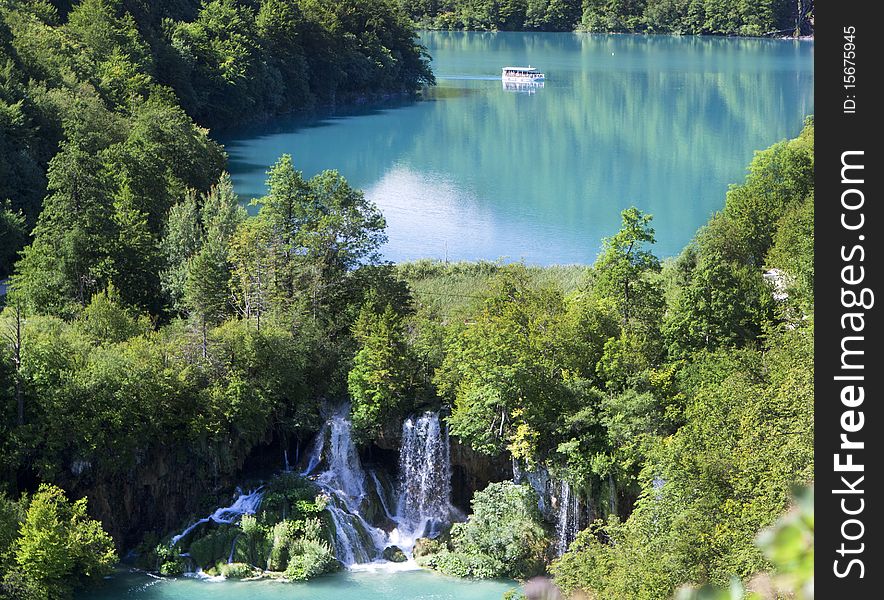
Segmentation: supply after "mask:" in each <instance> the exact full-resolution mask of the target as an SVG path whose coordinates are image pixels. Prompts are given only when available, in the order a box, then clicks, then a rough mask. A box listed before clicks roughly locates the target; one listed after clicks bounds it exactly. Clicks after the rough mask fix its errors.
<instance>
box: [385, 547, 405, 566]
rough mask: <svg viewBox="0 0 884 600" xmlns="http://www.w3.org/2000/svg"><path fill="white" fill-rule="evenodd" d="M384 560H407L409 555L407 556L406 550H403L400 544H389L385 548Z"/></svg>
mask: <svg viewBox="0 0 884 600" xmlns="http://www.w3.org/2000/svg"><path fill="white" fill-rule="evenodd" d="M383 556H384V560H389V561H390V562H397V563H398V562H405V561H406V560H408V557H407V556H405V552H403V551H402V548H400V547H399V546H387V547H386V548H384V554H383Z"/></svg>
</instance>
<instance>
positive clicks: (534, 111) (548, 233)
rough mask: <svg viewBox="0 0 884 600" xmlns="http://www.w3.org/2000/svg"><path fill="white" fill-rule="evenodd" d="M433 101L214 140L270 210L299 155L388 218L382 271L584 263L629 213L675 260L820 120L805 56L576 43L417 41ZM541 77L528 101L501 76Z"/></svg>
mask: <svg viewBox="0 0 884 600" xmlns="http://www.w3.org/2000/svg"><path fill="white" fill-rule="evenodd" d="M421 39H422V42H423V43H424V44H425V45H426V47H427V48H428V50H429V52H430V54H431V55H432V57H433V70H434V72H435V73H436V76H437V78H438V85H437V86H436V87H435V88H433V89H431V90H430V91H429V93H428V94H427V96H426V100H423V101H417V102H394V103H387V104H384V105H381V106H362V107H359V108H356V109H350V110H344V111H338V112H337V113H336V114H335V115H326V116H319V117H314V118H309V119H305V118H286V119H279V120H276V121H274V122H272V123H269V124H264V125H261V126H258V127H250V128H246V129H242V130H239V131H232V132H226V133H225V134H223V135H221V136H220V137H221V140H222V141H223V142H225V144H226V146H227V149H228V152H229V154H230V159H231V160H230V168H231V172H232V174H233V178H234V182H235V185H236V187H237V190H238V191H239V192H240V193H241V194H243V195H245V196H248V197H254V196H259V195H262V194H263V193H264V190H265V187H264V181H265V179H266V176H265V172H266V170H267V167H268V166H269V165H270V164H272V163H273V162H275V161H276V159H277V158H278V157H279V156H280V155H281V154H283V153H290V154H292V156H293V158H294V160H295V164H296V166H297V167H298V168H299V169H301V170H303V171H304V173H305V175H313V174H315V173H317V172H319V171H321V170H323V169H337V170H338V171H340V172H341V173H342V174H343V175H344V176H345V177H346V178H347V179H348V180H349V182H350V183H351V185H354V186H356V187H359V188H362V189H363V190H364V191H365V193H366V195H367V196H368V198H370V199H371V200H373V201H374V202H375V203H377V205H378V206H379V207H380V208H381V209H382V210H383V212H384V214H385V216H386V217H387V222H388V235H389V242H388V244H387V245H386V246H385V248H384V256H385V258H387V259H389V260H393V261H402V260H411V259H416V258H422V257H432V258H445V257H447V258H449V259H452V260H458V259H490V260H495V259H498V258H504V259H506V260H525V261H526V262H528V263H532V264H555V263H559V264H562V263H574V262H584V263H585V262H592V261H593V260H594V259H595V257H596V256H597V254H598V252H599V250H600V247H601V240H602V238H603V237H605V236H609V235H612V234H613V233H615V232H616V231H617V229H618V228H619V223H620V218H619V214H620V211H621V210H622V209H623V208H626V207H628V206H631V205H635V206H637V207H639V208H640V209H642V210H644V211H646V212H650V213H652V214H653V215H654V227H655V228H656V231H657V247H656V253H657V254H658V255H659V256H671V255H675V254H677V253H678V252H679V251H680V250H681V248H682V247H684V245H685V244H686V243H687V242H689V241H690V239H691V237H692V236H693V235H694V233H695V231H696V230H697V228H698V227H700V226H701V225H702V224H703V223H705V222H706V220H707V219H708V218H709V216H710V215H711V214H712V213H713V212H714V211H716V210H719V209H720V208H721V207H722V206H723V204H724V195H725V192H726V191H727V188H728V185H729V184H733V183H739V182H741V181H742V180H743V178H744V176H745V173H746V166H747V165H748V163H749V161H750V160H751V159H752V155H753V152H754V151H755V150H759V149H763V148H765V147H767V146H769V145H770V144H772V143H774V142H776V141H778V140H780V139H783V138H786V137H792V136H795V135H796V134H797V133H798V132H799V131H800V130H801V126H802V123H803V120H804V117H805V116H806V115H809V114H812V113H813V78H814V74H813V51H814V46H813V42H809V41H794V40H765V39H735V38H730V39H728V38H705V37H703V38H701V37H673V36H647V37H642V36H632V35H591V34H576V33H496V34H495V33H478V32H475V33H464V32H425V33H423V34H422V38H421ZM525 64H531V65H532V66H536V67H538V68H539V69H541V70H542V71H543V72H545V74H546V82H545V85H544V87H543V88H542V89H536V90H533V93H526V92H514V91H507V90H505V89H503V86H502V83H501V80H500V70H501V67H503V66H508V65H525Z"/></svg>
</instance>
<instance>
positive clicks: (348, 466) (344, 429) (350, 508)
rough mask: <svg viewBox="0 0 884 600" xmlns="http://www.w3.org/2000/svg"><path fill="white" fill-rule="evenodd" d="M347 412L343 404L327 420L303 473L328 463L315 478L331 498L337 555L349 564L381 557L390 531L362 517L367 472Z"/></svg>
mask: <svg viewBox="0 0 884 600" xmlns="http://www.w3.org/2000/svg"><path fill="white" fill-rule="evenodd" d="M346 414H347V412H346V407H341V408H340V409H338V411H337V412H336V414H335V415H333V416H332V417H331V418H330V419H329V420H328V421H326V423H325V425H324V426H323V427H322V429H321V430H320V431H319V433H318V434H317V436H316V440H315V441H314V442H313V446H312V448H311V450H310V454H309V456H308V462H307V468H306V469H305V470H304V471H303V472H302V473H301V474H302V475H309V474H310V473H312V472H313V471H314V470H315V469H316V468H317V467H318V466H319V465H320V464H321V463H322V462H323V461H324V462H325V465H326V470H324V471H322V472H320V473H319V474H318V475H317V476H316V477H315V479H314V481H315V483H316V485H318V486H319V488H320V489H321V490H322V491H323V492H325V493H326V495H328V497H329V502H328V505H327V506H326V508H327V510H328V512H329V515H330V516H331V520H332V522H333V523H334V526H335V555H336V556H337V557H338V560H340V561H341V562H342V563H343V564H344V565H345V566H350V565H353V564H356V563H366V562H372V561H374V560H377V559H378V558H379V557H380V556H381V553H383V550H384V548H385V547H386V541H387V534H386V532H385V531H383V530H382V529H380V528H378V527H375V526H374V525H372V524H371V523H369V522H368V521H367V520H366V519H365V518H364V517H363V516H362V513H361V508H362V503H363V501H364V500H365V497H366V489H365V471H363V469H362V464H361V463H360V461H359V454H358V453H357V452H356V446H355V445H354V444H353V439H352V436H351V431H350V421H349V420H348V419H347V418H346V416H345V415H346ZM326 438H328V439H327V440H326Z"/></svg>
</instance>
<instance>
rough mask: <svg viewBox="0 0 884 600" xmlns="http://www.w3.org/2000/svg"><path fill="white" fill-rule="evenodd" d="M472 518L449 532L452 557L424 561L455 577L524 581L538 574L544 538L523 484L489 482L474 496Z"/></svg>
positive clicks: (534, 499) (438, 556) (533, 500)
mask: <svg viewBox="0 0 884 600" xmlns="http://www.w3.org/2000/svg"><path fill="white" fill-rule="evenodd" d="M472 507H473V514H472V515H471V516H470V519H469V520H468V521H467V522H465V523H457V524H455V525H454V527H452V529H451V547H452V548H453V551H452V552H445V551H443V552H440V553H439V554H436V555H435V556H434V557H432V560H429V561H424V562H425V563H428V564H429V565H430V566H432V567H434V568H437V569H439V570H440V571H442V572H444V573H447V574H449V575H457V576H460V577H482V578H487V577H512V578H515V579H527V578H528V577H531V576H533V575H537V574H538V573H542V572H543V570H544V558H545V555H546V550H547V548H548V547H549V544H550V541H551V540H550V537H549V535H548V533H547V531H546V529H545V528H544V526H543V524H542V522H541V517H540V513H539V512H538V510H537V495H536V494H535V493H534V490H532V489H531V488H530V487H528V486H526V485H517V484H515V483H512V482H510V481H502V482H500V483H491V484H489V485H488V487H486V488H485V489H484V490H482V491H481V492H476V495H475V496H474V497H473V501H472Z"/></svg>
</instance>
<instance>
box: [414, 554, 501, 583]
mask: <svg viewBox="0 0 884 600" xmlns="http://www.w3.org/2000/svg"><path fill="white" fill-rule="evenodd" d="M431 564H432V566H433V568H435V569H438V570H439V571H441V572H443V573H445V574H446V575H452V576H454V577H475V578H478V579H490V578H493V577H502V576H503V573H505V572H507V571H508V566H507V565H505V564H504V563H502V562H501V561H500V560H497V559H496V558H492V557H491V556H487V555H484V554H466V553H463V552H442V553H440V554H437V555H436V556H435V557H433V561H432V563H431Z"/></svg>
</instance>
